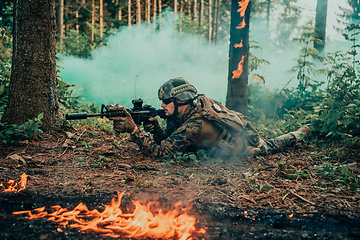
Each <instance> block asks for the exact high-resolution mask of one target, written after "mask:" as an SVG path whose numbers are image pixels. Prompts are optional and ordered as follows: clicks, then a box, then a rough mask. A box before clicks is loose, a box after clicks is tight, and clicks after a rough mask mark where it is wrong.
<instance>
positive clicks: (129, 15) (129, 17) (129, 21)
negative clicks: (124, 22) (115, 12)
mask: <svg viewBox="0 0 360 240" xmlns="http://www.w3.org/2000/svg"><path fill="white" fill-rule="evenodd" d="M128 25H129V26H130V25H131V0H129V1H128Z"/></svg>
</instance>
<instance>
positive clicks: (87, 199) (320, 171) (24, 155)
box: [0, 126, 360, 239]
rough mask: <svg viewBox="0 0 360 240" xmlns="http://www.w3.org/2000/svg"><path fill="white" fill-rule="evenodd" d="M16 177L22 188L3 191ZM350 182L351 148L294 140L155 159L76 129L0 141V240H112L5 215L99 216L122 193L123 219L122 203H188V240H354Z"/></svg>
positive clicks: (358, 209) (359, 173) (354, 191)
mask: <svg viewBox="0 0 360 240" xmlns="http://www.w3.org/2000/svg"><path fill="white" fill-rule="evenodd" d="M23 173H26V174H27V175H28V178H27V185H26V189H24V190H22V191H20V192H17V193H16V192H4V190H5V189H6V188H7V187H8V185H9V183H8V180H10V179H13V180H15V181H16V182H17V181H19V180H20V176H21V175H22V174H23ZM359 179H360V153H359V150H357V149H351V148H345V147H343V148H339V147H336V148H335V147H328V148H325V149H321V148H317V147H314V146H311V145H309V144H302V145H297V146H295V147H293V148H289V149H285V150H284V152H282V153H278V154H273V155H270V156H266V157H260V158H259V157H258V158H251V159H227V160H215V159H203V160H200V161H199V162H198V161H190V162H183V161H164V160H162V159H151V158H149V157H147V156H143V155H142V154H141V153H140V152H139V149H138V148H137V145H136V144H134V143H131V142H129V141H127V139H126V137H125V136H121V137H116V136H115V135H114V134H113V133H109V132H106V131H104V130H96V129H92V128H89V127H88V126H81V127H76V128H73V129H71V130H69V131H68V132H65V131H53V132H50V133H45V134H44V135H43V136H42V137H41V138H40V139H38V140H33V141H29V142H27V143H24V144H21V145H4V144H0V229H1V230H0V239H113V238H112V237H108V236H103V235H101V233H99V232H95V231H92V230H86V231H81V230H79V229H77V228H72V227H70V225H71V224H72V222H71V221H70V222H69V223H68V224H66V223H65V224H64V225H63V226H62V227H59V223H56V222H54V221H47V219H48V217H43V218H39V219H27V218H25V217H27V216H28V215H27V214H19V215H14V214H13V212H16V211H24V210H32V212H33V213H36V211H35V212H34V209H36V208H39V207H43V206H44V207H45V208H46V209H47V210H48V212H51V210H50V207H51V206H54V205H60V206H61V207H64V208H67V209H68V210H72V209H73V208H75V207H76V206H77V205H78V204H79V203H81V202H82V203H84V204H86V206H87V207H88V208H89V210H92V209H98V210H99V211H103V210H104V208H105V206H106V205H108V204H110V202H111V199H112V198H114V197H115V199H117V193H118V192H119V193H122V192H124V191H126V194H124V196H123V198H122V200H121V207H122V208H124V209H126V210H124V211H129V212H130V213H131V212H132V211H133V209H134V202H133V201H132V200H138V201H139V202H140V203H142V204H144V205H145V204H146V203H148V202H150V201H153V200H155V201H157V202H158V206H159V208H163V209H165V210H164V211H167V210H166V209H171V208H173V205H174V204H175V203H177V202H179V201H181V202H182V205H181V206H184V207H191V209H189V210H188V212H189V214H190V215H192V216H194V217H195V218H196V230H195V231H193V232H192V238H193V239H255V238H256V239H359V238H360V224H359V221H360V218H359V217H360V192H359V187H357V188H356V184H357V186H359V183H357V182H356V181H359ZM1 184H2V185H3V186H1ZM39 211H40V210H39ZM200 229H205V230H206V232H205V233H201V232H200ZM198 230H199V231H198ZM119 238H121V239H135V238H131V237H128V236H127V235H125V234H121V233H120V237H119ZM146 239H152V238H146ZM164 239H166V238H164ZM173 239H176V238H173Z"/></svg>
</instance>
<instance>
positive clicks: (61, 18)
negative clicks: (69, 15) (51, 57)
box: [58, 0, 64, 52]
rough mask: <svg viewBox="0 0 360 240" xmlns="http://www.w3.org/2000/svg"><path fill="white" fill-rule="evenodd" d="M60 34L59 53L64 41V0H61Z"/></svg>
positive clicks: (59, 11)
mask: <svg viewBox="0 0 360 240" xmlns="http://www.w3.org/2000/svg"><path fill="white" fill-rule="evenodd" d="M58 34H59V51H60V52H61V51H62V45H63V40H64V0H59V9H58Z"/></svg>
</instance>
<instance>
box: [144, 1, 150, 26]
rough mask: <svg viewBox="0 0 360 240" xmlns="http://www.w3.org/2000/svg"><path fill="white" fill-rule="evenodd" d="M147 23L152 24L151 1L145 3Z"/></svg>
mask: <svg viewBox="0 0 360 240" xmlns="http://www.w3.org/2000/svg"><path fill="white" fill-rule="evenodd" d="M145 22H146V23H147V24H150V0H146V1H145Z"/></svg>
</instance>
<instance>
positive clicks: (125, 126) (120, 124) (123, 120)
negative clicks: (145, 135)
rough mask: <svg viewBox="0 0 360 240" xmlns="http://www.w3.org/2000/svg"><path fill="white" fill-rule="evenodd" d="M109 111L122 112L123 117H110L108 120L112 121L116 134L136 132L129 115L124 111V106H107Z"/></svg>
mask: <svg viewBox="0 0 360 240" xmlns="http://www.w3.org/2000/svg"><path fill="white" fill-rule="evenodd" d="M106 108H107V109H108V110H109V111H123V112H124V115H125V116H124V117H110V118H109V119H110V120H113V121H114V125H113V128H114V131H115V132H116V133H133V132H135V131H136V129H137V126H136V124H135V123H134V120H133V119H132V117H131V115H130V113H129V112H128V111H126V109H125V108H124V106H122V105H120V104H109V105H107V106H106Z"/></svg>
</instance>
